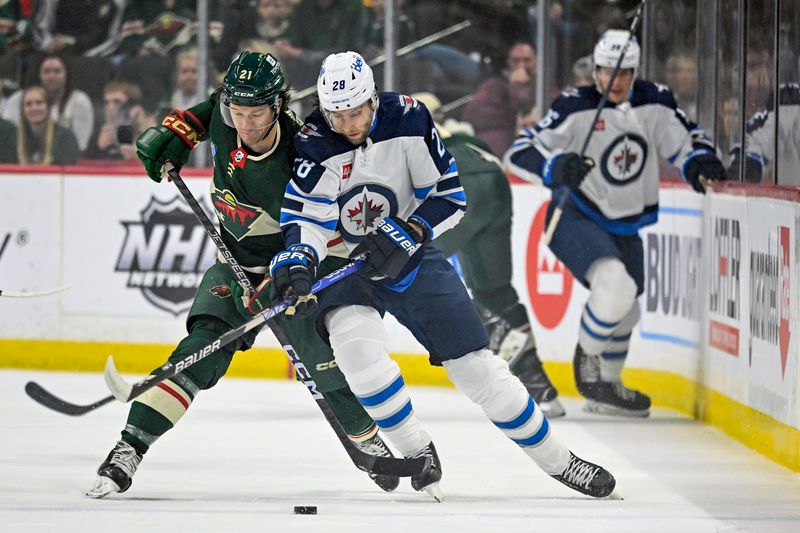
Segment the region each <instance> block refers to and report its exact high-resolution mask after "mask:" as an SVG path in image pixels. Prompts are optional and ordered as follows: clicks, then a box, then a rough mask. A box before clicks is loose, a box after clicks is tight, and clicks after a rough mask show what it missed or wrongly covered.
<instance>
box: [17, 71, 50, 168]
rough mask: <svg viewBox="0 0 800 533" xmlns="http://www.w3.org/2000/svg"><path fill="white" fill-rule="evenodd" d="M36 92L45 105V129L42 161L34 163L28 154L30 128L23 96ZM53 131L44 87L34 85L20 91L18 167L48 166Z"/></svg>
mask: <svg viewBox="0 0 800 533" xmlns="http://www.w3.org/2000/svg"><path fill="white" fill-rule="evenodd" d="M34 91H35V92H38V93H40V94H41V95H42V98H44V101H45V104H46V105H47V129H46V130H45V134H44V142H43V146H42V159H41V161H34V160H32V158H31V157H30V155H29V154H28V144H29V143H28V131H29V130H30V126H28V122H27V121H26V120H25V113H24V112H23V108H24V107H25V95H26V94H28V93H30V92H34ZM54 129H55V121H54V120H53V119H52V118H51V117H50V103H49V102H48V101H47V91H45V90H44V87H40V86H38V85H34V86H33V87H28V88H27V89H25V90H24V91H22V98H20V101H19V129H18V130H17V160H18V161H19V164H20V165H34V164H39V165H49V164H50V163H52V161H53V130H54Z"/></svg>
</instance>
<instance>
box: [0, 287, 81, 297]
mask: <svg viewBox="0 0 800 533" xmlns="http://www.w3.org/2000/svg"><path fill="white" fill-rule="evenodd" d="M71 288H72V285H64V286H63V287H57V288H55V289H48V290H46V291H35V292H27V291H3V290H0V296H6V297H8V298H37V297H39V296H49V295H51V294H57V293H59V292H64V291H66V290H69V289H71Z"/></svg>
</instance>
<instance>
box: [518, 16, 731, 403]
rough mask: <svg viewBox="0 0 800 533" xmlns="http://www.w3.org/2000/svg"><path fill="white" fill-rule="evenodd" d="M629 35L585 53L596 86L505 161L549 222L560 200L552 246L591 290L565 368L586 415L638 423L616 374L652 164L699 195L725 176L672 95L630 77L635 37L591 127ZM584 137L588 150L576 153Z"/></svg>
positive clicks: (634, 310) (629, 321)
mask: <svg viewBox="0 0 800 533" xmlns="http://www.w3.org/2000/svg"><path fill="white" fill-rule="evenodd" d="M629 36H630V33H629V32H628V31H626V30H609V31H607V32H606V33H605V34H603V36H602V37H601V38H600V41H599V42H598V43H597V45H596V46H595V49H594V65H595V70H594V78H595V85H588V86H584V87H578V88H577V89H571V90H569V91H567V92H564V93H562V94H561V96H559V97H558V98H557V99H556V100H555V102H553V105H552V107H551V108H550V110H549V112H548V113H547V115H546V116H545V118H544V119H543V120H541V121H540V122H539V123H538V124H537V125H536V127H535V128H533V129H529V130H524V131H523V132H522V133H521V134H520V136H519V137H518V138H517V140H516V141H515V142H514V145H513V146H512V148H511V150H510V151H509V154H508V156H507V157H508V160H509V161H510V165H511V171H512V172H514V173H515V174H517V175H519V176H522V177H527V178H528V179H531V180H534V181H539V180H541V181H542V182H544V184H545V185H546V186H548V187H551V188H553V201H552V202H551V204H550V208H549V210H548V213H547V220H548V221H549V220H550V218H551V217H552V213H553V208H554V205H555V204H556V203H558V202H559V201H560V200H561V198H562V197H563V196H564V195H568V198H567V200H566V203H565V204H564V210H563V215H562V217H561V220H560V222H559V223H558V226H557V227H556V230H555V233H554V234H553V238H552V240H551V242H550V248H551V249H552V250H553V252H554V253H555V255H556V256H557V257H558V258H559V259H560V260H561V261H562V262H564V264H565V265H566V266H567V268H569V269H570V271H571V272H572V274H573V275H574V276H575V278H576V279H578V280H580V281H581V283H582V284H583V285H584V286H586V287H587V288H589V289H590V290H591V294H590V296H589V300H588V302H587V303H586V305H585V306H584V309H583V314H582V315H581V321H580V328H579V330H578V345H577V347H576V349H575V357H574V360H573V365H574V370H575V381H576V383H577V386H578V391H580V393H581V394H582V395H583V396H584V397H585V398H586V399H587V400H588V403H587V406H586V408H587V410H589V411H592V412H598V413H605V414H620V415H629V416H647V415H648V414H649V412H650V398H649V397H648V396H647V395H645V394H643V393H641V392H639V391H635V390H632V389H628V388H627V387H625V386H624V385H623V384H622V381H621V378H620V375H621V372H622V367H623V366H624V364H625V358H626V357H627V355H628V346H629V344H630V338H631V331H632V330H633V327H634V325H636V323H637V322H638V321H639V304H638V302H637V296H638V295H639V294H641V293H642V291H643V279H644V274H643V268H644V267H643V253H642V240H641V238H640V237H639V234H638V231H639V228H641V227H643V226H646V225H648V224H653V223H655V222H656V219H657V217H658V191H659V183H658V182H659V172H658V157H659V156H660V157H663V158H665V159H667V160H668V161H669V162H670V163H671V164H673V165H675V166H676V167H678V168H679V169H680V171H681V176H682V177H683V178H684V179H685V180H686V181H687V182H689V184H690V185H691V186H692V187H693V188H694V189H695V190H696V191H698V192H704V191H705V182H706V181H713V180H723V179H725V170H724V168H723V167H722V164H721V163H720V161H719V159H718V158H717V156H716V155H715V153H714V145H713V144H712V142H711V140H710V139H709V138H708V137H706V136H705V134H704V133H703V130H701V129H700V128H699V127H698V126H697V125H696V124H693V123H692V122H690V121H689V120H688V119H687V118H686V115H685V114H684V112H683V111H682V110H681V109H680V108H678V106H677V104H676V103H675V98H674V97H673V95H672V92H671V91H670V90H669V88H668V87H666V86H663V85H658V84H655V83H652V82H649V81H645V80H637V79H636V70H637V68H638V66H639V55H640V50H639V45H638V44H637V43H636V41H635V38H634V39H633V40H632V42H631V43H630V46H629V47H628V49H627V51H626V52H625V56H624V57H623V59H622V63H621V68H620V71H619V72H618V75H617V77H616V79H615V80H614V83H613V85H612V86H611V88H610V90H609V95H608V102H607V103H606V105H605V108H604V110H603V112H602V114H601V115H600V117H599V119H598V120H597V122H596V123H595V124H593V119H594V117H595V113H596V109H597V106H598V105H599V104H600V101H601V99H602V93H603V91H604V90H605V88H606V87H607V86H608V83H609V80H610V79H611V77H612V73H613V71H614V68H615V67H616V65H617V62H618V60H619V58H620V54H621V53H622V51H623V50H624V49H625V44H626V43H627V41H628V38H629ZM591 127H594V134H593V136H592V138H591V141H590V143H589V145H588V147H587V148H586V152H585V154H579V153H578V152H579V151H580V150H581V148H582V146H583V143H584V141H585V138H586V135H587V134H588V133H589V129H590V128H591ZM582 155H583V156H584V157H582Z"/></svg>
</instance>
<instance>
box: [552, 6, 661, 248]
mask: <svg viewBox="0 0 800 533" xmlns="http://www.w3.org/2000/svg"><path fill="white" fill-rule="evenodd" d="M646 2H647V0H642V3H641V4H639V8H638V9H637V10H636V14H635V15H634V16H633V21H632V22H631V27H630V29H629V30H628V40H627V42H626V43H625V46H624V47H623V48H622V52H621V53H620V55H619V59H618V60H617V64H616V65H615V66H614V71H613V72H612V73H611V78H609V80H608V83H607V84H606V88H605V89H603V96H602V98H600V102H599V103H598V104H597V109H596V110H595V113H594V119H593V120H592V124H591V126H590V127H589V131H588V133H587V134H586V138H585V139H584V141H583V146H582V147H581V151H580V156H581V158H584V154H585V153H586V148H587V147H588V146H589V141H590V140H592V135H594V127H595V125H596V124H597V121H598V120H599V119H600V115H601V114H602V113H603V108H604V107H605V106H606V102H608V94H609V93H610V92H611V87H612V86H613V85H614V81H615V80H616V79H617V74H618V73H619V71H620V68H621V67H622V60H623V59H625V54H627V53H628V47H629V46H630V44H631V40H633V37H634V35H633V34H634V32H635V31H636V28H637V27H638V26H639V19H640V18H641V16H642V9H644V4H645V3H646ZM568 198H569V191H566V192H565V193H564V196H562V197H561V200H559V201H558V205H557V206H556V208H555V209H553V216H552V217H550V223H549V224H547V228H546V229H545V232H544V237H543V240H544V244H545V245H548V244H550V241H551V240H552V239H553V233H555V231H556V226H558V221H559V220H561V214H562V213H563V211H564V205H566V203H567V199H568Z"/></svg>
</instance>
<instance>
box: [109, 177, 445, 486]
mask: <svg viewBox="0 0 800 533" xmlns="http://www.w3.org/2000/svg"><path fill="white" fill-rule="evenodd" d="M164 168H165V171H166V172H167V174H168V175H169V177H170V179H171V180H172V182H173V183H175V186H176V187H177V188H178V191H180V193H181V196H183V198H184V200H186V203H187V204H189V207H191V209H192V211H193V212H194V214H195V217H196V218H197V220H198V221H199V222H200V224H202V225H203V228H204V229H205V230H206V233H208V236H209V237H211V240H213V241H214V244H216V245H217V248H218V249H219V251H220V253H221V254H222V255H223V257H224V258H225V262H226V263H228V265H229V266H230V267H231V269H232V270H233V272H234V274H235V275H236V279H237V281H238V282H239V284H240V285H241V286H242V288H243V289H245V290H246V291H249V293H250V294H255V290H254V288H253V285H252V283H250V279H249V278H248V277H247V275H246V274H245V273H244V270H242V267H241V266H240V265H239V263H238V261H236V258H235V257H234V256H233V254H232V253H231V251H230V250H229V249H228V247H227V246H226V245H225V243H224V242H223V240H222V237H221V236H220V234H219V232H217V230H216V228H215V227H214V226H213V224H212V223H211V220H210V219H209V218H208V215H206V213H205V211H203V209H202V208H201V207H200V204H198V203H197V200H196V199H195V197H194V195H193V194H192V192H191V191H190V190H189V188H188V187H187V186H186V184H185V183H184V182H183V179H182V178H181V176H180V174H179V173H178V171H177V170H176V169H175V168H174V167H173V166H172V165H171V164H170V163H167V164H166V165H165V166H164ZM363 264H364V260H363V259H358V260H356V261H354V262H353V263H350V264H348V265H345V266H344V267H342V268H340V269H339V270H337V271H335V272H333V273H331V274H329V275H328V276H325V278H329V277H333V279H334V281H338V280H340V279H342V278H343V277H345V276H347V275H350V274H351V273H353V272H355V271H356V270H358V269H359V268H361V267H362V266H363ZM337 273H339V274H338V275H336V276H334V274H337ZM325 278H323V279H325ZM320 281H321V280H320ZM330 283H333V281H329V282H328V285H329V284H330ZM318 284H319V282H317V283H315V284H314V287H317V290H316V291H314V290H313V287H312V293H311V294H315V293H316V292H318V291H319V290H321V289H322V288H324V287H318ZM326 286H327V285H326ZM286 303H288V302H284V304H286ZM294 303H295V301H294V300H293V301H292V302H291V303H289V304H288V305H287V306H286V308H285V311H286V313H287V314H294ZM273 309H275V308H273ZM277 314H278V313H277V312H275V313H267V314H265V312H263V311H262V312H261V313H259V315H262V316H261V318H262V319H263V320H264V321H266V323H267V326H268V327H269V329H271V330H272V333H273V334H274V335H275V338H277V339H278V342H280V343H281V346H283V349H284V351H285V352H286V355H287V357H289V361H291V362H292V364H293V365H294V368H295V370H296V372H297V376H298V377H299V379H300V381H302V383H303V385H305V386H306V388H307V389H308V392H310V393H311V396H312V397H313V398H314V401H316V402H317V406H318V407H319V408H320V410H321V411H322V414H323V415H324V416H325V419H326V420H327V421H328V424H330V426H331V428H333V431H334V433H336V436H337V437H338V438H339V441H340V442H341V443H342V446H344V449H345V451H346V452H347V454H348V455H349V456H350V459H351V460H352V461H353V464H354V465H355V466H356V467H357V468H359V469H360V470H364V471H365V472H372V473H375V474H387V475H393V476H398V477H401V476H413V475H415V474H419V473H420V472H422V471H423V470H424V469H426V468H428V466H429V464H430V459H427V458H423V459H422V460H420V458H417V459H398V458H395V457H378V456H375V455H371V454H368V453H365V452H362V451H361V450H359V449H358V448H356V446H355V444H353V441H351V440H350V437H348V436H347V434H346V433H345V431H344V429H342V426H341V424H339V421H338V420H337V419H336V417H335V416H334V414H333V411H331V408H330V406H329V405H328V402H327V400H325V398H324V397H323V396H322V394H321V393H320V392H319V391H318V390H317V384H316V383H315V382H314V379H313V378H312V377H311V374H310V373H309V372H308V369H306V367H305V365H304V364H303V363H302V361H300V358H299V357H298V356H297V352H296V351H295V349H294V347H292V344H291V342H290V341H289V338H288V337H287V336H286V334H285V333H284V332H283V329H281V327H280V326H279V325H278V322H277V321H276V320H275V316H277ZM229 333H230V332H229ZM226 335H227V334H226ZM220 340H221V338H220ZM204 351H205V350H204ZM190 357H193V356H190ZM203 357H205V355H203ZM187 359H189V357H187ZM179 364H180V363H179ZM109 370H111V371H112V372H109ZM115 373H116V369H115V368H114V362H113V360H112V359H111V357H109V358H108V361H107V363H106V372H105V376H106V384H108V386H109V388H110V389H111V391H112V392H114V388H113V387H112V384H111V382H110V380H109V375H111V376H113V375H114V374H115ZM176 373H177V372H176ZM116 376H117V377H119V374H118V373H116ZM119 379H120V380H121V379H122V378H121V377H120V378H119ZM123 383H124V381H123ZM116 384H117V385H118V384H119V383H116ZM115 396H117V395H116V394H115ZM117 398H119V396H117Z"/></svg>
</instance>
